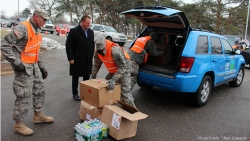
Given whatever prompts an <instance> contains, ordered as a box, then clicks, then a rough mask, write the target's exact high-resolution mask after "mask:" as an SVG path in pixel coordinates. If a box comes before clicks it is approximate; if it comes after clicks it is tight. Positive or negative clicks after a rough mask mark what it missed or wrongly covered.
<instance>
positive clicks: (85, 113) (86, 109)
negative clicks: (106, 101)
mask: <svg viewBox="0 0 250 141" xmlns="http://www.w3.org/2000/svg"><path fill="white" fill-rule="evenodd" d="M79 115H80V118H81V120H90V119H95V118H97V117H101V115H102V108H97V107H95V106H93V105H90V104H88V103H87V102H85V101H81V106H80V111H79Z"/></svg>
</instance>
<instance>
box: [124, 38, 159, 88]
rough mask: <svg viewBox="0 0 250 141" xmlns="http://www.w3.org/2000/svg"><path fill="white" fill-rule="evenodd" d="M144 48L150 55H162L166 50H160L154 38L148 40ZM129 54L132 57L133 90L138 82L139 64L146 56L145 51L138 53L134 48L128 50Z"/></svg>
mask: <svg viewBox="0 0 250 141" xmlns="http://www.w3.org/2000/svg"><path fill="white" fill-rule="evenodd" d="M144 50H145V51H146V52H149V54H150V55H152V56H160V55H162V54H163V53H164V51H158V50H157V49H156V47H155V44H154V42H153V41H152V40H148V42H147V43H146V45H145V47H144ZM128 54H129V56H130V59H131V65H132V67H131V90H132V89H133V88H134V85H135V84H136V82H137V75H138V72H139V65H140V64H142V62H143V60H144V57H145V53H144V52H143V51H142V52H140V53H136V52H134V51H132V50H129V51H128Z"/></svg>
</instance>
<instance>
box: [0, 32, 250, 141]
mask: <svg viewBox="0 0 250 141" xmlns="http://www.w3.org/2000/svg"><path fill="white" fill-rule="evenodd" d="M43 36H47V37H50V38H53V39H55V40H57V41H59V42H60V43H61V44H62V45H64V44H65V38H59V36H56V35H51V34H48V35H45V34H44V35H43ZM128 45H129V43H127V44H125V46H124V48H125V49H128ZM42 54H43V59H44V64H45V66H46V69H47V70H48V74H49V76H48V78H47V79H46V80H45V90H46V99H45V106H44V108H43V113H45V114H46V115H49V116H53V117H54V118H55V121H54V123H50V124H34V123H33V119H32V118H33V110H32V101H31V102H30V107H29V111H28V114H27V116H26V117H25V119H24V121H23V122H24V123H25V125H27V126H28V127H30V128H32V129H33V130H34V134H33V135H31V136H22V135H19V134H17V133H14V131H13V125H14V121H13V119H12V111H13V108H14V101H15V95H14V94H13V89H12V83H13V78H14V75H13V74H8V75H2V76H1V140H2V141H74V140H75V138H74V130H73V128H74V126H75V125H76V124H77V123H78V122H81V120H80V117H79V113H78V112H79V109H80V102H78V101H75V100H74V99H73V98H72V94H71V77H70V76H69V63H68V61H67V57H66V51H65V49H52V50H48V51H43V53H42ZM106 74H107V71H106V69H105V68H104V67H103V66H102V68H101V70H100V72H99V73H98V76H97V77H101V78H104V77H105V76H106ZM249 83H250V69H249V67H248V68H246V69H245V78H244V81H243V83H242V85H241V86H240V87H238V88H233V87H230V86H229V85H228V84H224V85H221V86H219V87H216V88H215V89H213V92H212V95H211V97H210V99H209V102H208V103H207V105H206V106H205V107H202V108H196V107H193V106H192V105H191V104H190V102H189V96H188V94H182V93H175V92H172V91H168V90H164V89H160V88H153V89H148V90H144V89H141V88H139V87H138V86H137V85H136V86H135V87H134V89H133V91H132V93H133V96H134V98H135V104H136V106H137V108H138V109H139V110H140V111H141V112H143V113H145V114H147V115H148V118H146V119H144V120H140V121H139V124H138V129H137V134H136V136H135V137H132V138H129V139H126V141H207V140H210V141H211V140H213V141H215V140H216V141H233V140H244V141H249V140H250V95H249V90H250V87H249ZM113 140H114V139H113V138H112V137H110V136H109V137H108V139H105V141H113Z"/></svg>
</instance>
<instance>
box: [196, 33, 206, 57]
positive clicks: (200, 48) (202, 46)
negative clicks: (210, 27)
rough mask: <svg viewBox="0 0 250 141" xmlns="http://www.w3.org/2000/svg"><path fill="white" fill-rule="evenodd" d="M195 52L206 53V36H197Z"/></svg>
mask: <svg viewBox="0 0 250 141" xmlns="http://www.w3.org/2000/svg"><path fill="white" fill-rule="evenodd" d="M195 53H196V54H207V53H208V37H207V36H199V37H198V42H197V46H196V51H195Z"/></svg>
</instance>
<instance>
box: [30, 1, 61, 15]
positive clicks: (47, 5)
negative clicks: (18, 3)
mask: <svg viewBox="0 0 250 141" xmlns="http://www.w3.org/2000/svg"><path fill="white" fill-rule="evenodd" d="M58 5H59V3H58V0H30V7H31V8H32V9H37V8H40V9H43V10H45V11H47V12H48V15H49V16H50V17H53V16H55V15H56V14H58V11H57V9H56V7H57V6H58Z"/></svg>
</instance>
